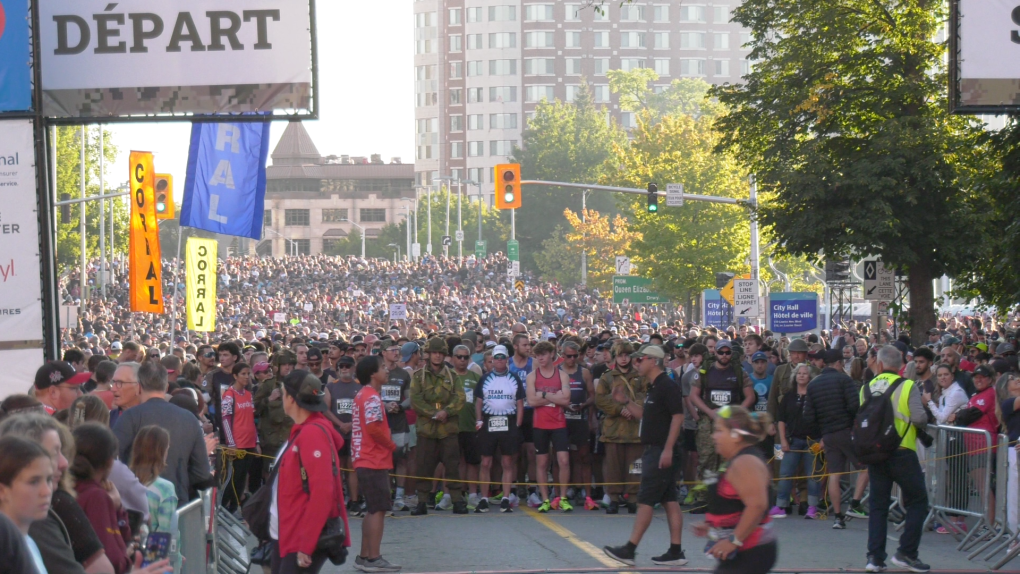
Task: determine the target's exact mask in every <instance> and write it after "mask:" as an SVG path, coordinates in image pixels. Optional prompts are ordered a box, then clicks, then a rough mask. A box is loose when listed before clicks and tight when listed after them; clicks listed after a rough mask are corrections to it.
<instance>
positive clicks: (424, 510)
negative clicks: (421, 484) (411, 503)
mask: <svg viewBox="0 0 1020 574" xmlns="http://www.w3.org/2000/svg"><path fill="white" fill-rule="evenodd" d="M428 513H429V507H428V505H427V504H425V503H424V502H419V503H418V506H415V507H414V510H412V511H411V516H425V515H426V514H428Z"/></svg>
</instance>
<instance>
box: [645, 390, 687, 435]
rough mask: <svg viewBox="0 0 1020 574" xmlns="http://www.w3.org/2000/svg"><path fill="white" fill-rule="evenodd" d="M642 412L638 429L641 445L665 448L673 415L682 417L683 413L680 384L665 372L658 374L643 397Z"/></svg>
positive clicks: (682, 397)
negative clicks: (643, 405)
mask: <svg viewBox="0 0 1020 574" xmlns="http://www.w3.org/2000/svg"><path fill="white" fill-rule="evenodd" d="M644 410H645V412H644V415H643V416H642V417H641V426H640V429H639V432H640V435H641V443H642V444H650V445H654V446H665V444H666V439H667V438H668V437H669V425H670V423H671V422H672V419H673V415H682V414H683V412H684V396H683V393H682V392H681V391H680V383H678V382H676V381H674V380H673V379H671V378H669V375H667V374H666V373H665V372H663V373H659V376H658V377H655V380H654V381H652V386H651V387H649V389H648V395H647V396H645V407H644Z"/></svg>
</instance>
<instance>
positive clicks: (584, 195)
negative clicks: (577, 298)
mask: <svg viewBox="0 0 1020 574" xmlns="http://www.w3.org/2000/svg"><path fill="white" fill-rule="evenodd" d="M589 193H590V191H589V190H587V189H585V190H582V191H581V223H587V220H586V219H585V212H586V211H588V203H587V199H588V194H589ZM585 239H586V238H585V237H584V236H583V235H582V237H581V242H582V245H581V286H582V287H587V286H588V249H587V247H585V245H584V243H585V241H584V240H585Z"/></svg>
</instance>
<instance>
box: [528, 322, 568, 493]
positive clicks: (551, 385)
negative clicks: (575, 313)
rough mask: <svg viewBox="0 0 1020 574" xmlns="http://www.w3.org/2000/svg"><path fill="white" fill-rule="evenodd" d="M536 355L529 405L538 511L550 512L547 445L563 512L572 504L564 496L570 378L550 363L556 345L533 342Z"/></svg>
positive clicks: (533, 353) (529, 384) (529, 388)
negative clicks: (556, 470) (552, 454)
mask: <svg viewBox="0 0 1020 574" xmlns="http://www.w3.org/2000/svg"><path fill="white" fill-rule="evenodd" d="M531 353H532V355H533V356H534V358H535V363H536V365H537V366H536V367H535V370H534V371H532V372H531V374H529V375H528V379H527V381H526V382H527V393H528V404H529V405H531V406H532V407H534V409H535V415H534V422H533V429H534V430H533V437H534V439H535V466H537V468H536V474H538V476H537V477H535V478H537V479H538V490H539V494H540V495H541V497H542V504H541V505H539V507H538V511H539V512H549V510H551V509H552V504H551V503H550V502H549V485H548V484H547V482H548V481H547V480H546V476H547V470H548V468H549V445H550V443H551V444H552V448H553V450H554V451H555V452H556V462H557V464H559V467H560V473H559V477H558V478H559V481H558V482H559V484H560V485H561V486H560V489H561V490H560V504H559V507H560V509H561V510H563V511H564V512H570V511H571V510H573V509H574V507H573V506H572V505H571V504H570V501H568V500H567V497H566V496H564V492H565V490H566V485H567V484H569V483H570V437H569V435H568V434H567V417H566V416H565V414H564V412H563V409H564V408H565V407H569V406H570V379H569V378H568V377H567V374H566V373H564V372H563V371H562V370H560V369H558V368H556V366H555V365H554V364H553V361H554V359H555V358H556V347H554V346H553V345H552V343H549V342H548V341H542V342H541V343H538V344H537V345H535V348H534V349H532V351H531Z"/></svg>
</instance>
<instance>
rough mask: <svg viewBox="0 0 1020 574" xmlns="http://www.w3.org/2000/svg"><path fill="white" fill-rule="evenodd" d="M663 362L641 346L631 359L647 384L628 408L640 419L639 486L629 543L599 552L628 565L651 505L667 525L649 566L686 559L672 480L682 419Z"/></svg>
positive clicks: (658, 350)
mask: <svg viewBox="0 0 1020 574" xmlns="http://www.w3.org/2000/svg"><path fill="white" fill-rule="evenodd" d="M665 358H666V354H665V352H663V350H662V347H659V346H658V345H645V346H644V347H641V348H640V349H638V351H637V352H636V353H634V354H632V355H631V361H632V362H633V363H634V368H635V369H637V372H638V374H639V375H641V378H643V379H644V380H646V381H651V383H650V386H649V387H648V395H647V396H646V397H645V402H644V405H643V406H637V405H634V406H632V407H631V408H632V409H633V410H634V412H635V416H637V417H639V418H640V419H641V443H642V444H644V445H645V450H644V454H642V455H641V486H640V487H639V491H638V511H637V518H636V519H635V520H634V528H633V530H632V531H631V535H630V540H628V541H627V543H626V544H624V545H623V546H616V547H610V546H606V547H605V548H604V549H603V550H604V551H605V553H606V555H608V556H609V557H610V558H614V559H616V560H619V561H620V562H623V563H624V564H626V565H628V566H633V565H634V556H635V553H636V552H635V551H636V549H637V546H638V544H640V543H641V538H642V537H643V536H644V535H645V532H646V531H647V530H648V526H649V525H651V523H652V512H653V510H654V507H655V505H656V504H662V506H663V507H664V508H665V509H666V521H667V523H668V524H669V550H668V551H666V553H665V554H663V555H661V556H655V557H653V558H652V562H653V563H654V564H659V565H663V566H683V565H684V564H687V558H686V556H684V551H683V549H682V548H681V546H680V537H681V534H682V532H683V527H684V519H683V513H681V512H680V504H679V502H678V498H677V495H678V489H677V486H676V481H677V478H679V475H680V442H679V438H680V431H681V429H682V428H683V421H684V403H683V393H681V391H680V384H679V383H677V382H676V381H674V380H673V379H671V378H670V377H669V375H667V374H666V372H665V371H664V370H663V368H664V364H663V363H664V361H665Z"/></svg>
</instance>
